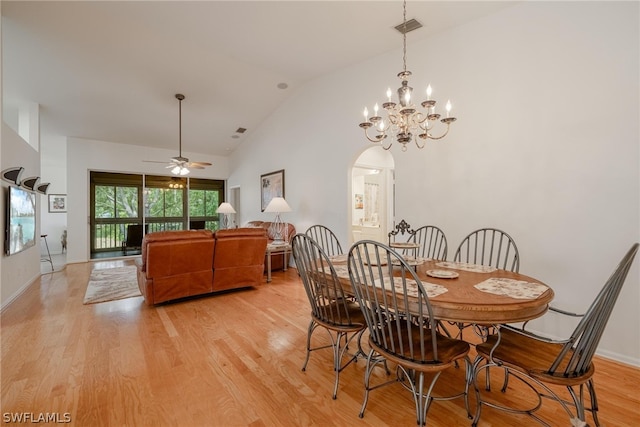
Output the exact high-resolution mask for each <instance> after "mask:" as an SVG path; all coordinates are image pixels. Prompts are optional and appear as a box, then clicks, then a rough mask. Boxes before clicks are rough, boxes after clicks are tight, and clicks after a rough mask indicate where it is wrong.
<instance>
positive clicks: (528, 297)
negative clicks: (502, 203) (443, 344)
mask: <svg viewBox="0 0 640 427" xmlns="http://www.w3.org/2000/svg"><path fill="white" fill-rule="evenodd" d="M408 259H409V260H410V261H411V257H408ZM332 263H333V264H334V267H335V268H336V272H337V274H338V278H339V279H340V282H341V284H342V286H343V289H344V290H345V292H347V293H353V290H352V288H351V281H350V279H349V274H348V270H347V259H346V256H339V257H336V258H335V259H333V260H332ZM413 263H414V264H416V265H415V271H416V273H417V275H418V278H419V279H420V281H421V282H422V284H423V286H424V287H425V288H427V293H428V288H429V286H431V285H436V286H439V287H444V288H446V291H445V292H444V293H441V294H439V295H437V296H433V297H431V296H430V297H429V302H430V304H431V308H432V310H433V316H434V317H435V318H437V319H440V320H445V321H450V322H462V323H474V324H478V325H498V324H502V323H517V322H524V321H527V320H532V319H535V318H538V317H540V316H542V315H543V314H544V313H545V312H546V311H547V309H548V307H549V303H550V302H551V301H552V300H553V297H554V293H553V290H552V289H551V288H550V287H549V286H547V285H546V284H544V283H543V282H541V281H540V280H538V279H535V278H533V277H530V276H527V275H524V274H520V273H516V272H512V271H507V270H501V269H497V268H493V267H487V266H479V265H474V264H467V263H455V262H447V261H438V260H431V259H427V260H420V259H418V260H415V259H414V261H413ZM427 272H430V273H431V274H435V275H439V276H442V277H433V276H432V275H429V273H427ZM438 272H439V273H438Z"/></svg>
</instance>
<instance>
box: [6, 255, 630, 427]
mask: <svg viewBox="0 0 640 427" xmlns="http://www.w3.org/2000/svg"><path fill="white" fill-rule="evenodd" d="M126 263H131V261H111V262H108V261H104V262H96V263H86V264H72V265H68V266H67V267H66V269H65V270H63V271H62V272H57V273H53V274H47V275H44V276H42V278H41V279H40V280H39V281H38V282H37V283H35V284H34V285H33V286H31V287H30V288H29V289H28V290H27V291H26V292H25V293H24V294H23V295H21V296H20V297H19V298H18V299H17V300H16V301H14V302H13V303H12V304H11V305H10V306H9V307H7V308H6V309H5V310H4V311H3V313H2V318H1V320H2V361H1V364H2V372H1V373H2V400H1V404H2V409H1V412H2V414H3V423H4V424H5V425H11V423H5V421H6V419H4V417H6V416H7V414H16V413H24V412H27V413H31V414H33V416H34V417H37V416H38V415H39V414H40V413H58V414H59V416H60V417H63V416H64V414H65V413H68V414H69V416H70V418H71V423H70V425H73V426H138V425H140V426H147V425H148V426H256V427H257V426H308V425H319V426H324V425H335V426H403V425H404V426H413V425H415V414H414V403H413V400H412V399H411V397H410V395H409V393H408V392H407V391H406V390H404V389H403V388H402V387H401V386H400V385H398V384H394V385H392V386H389V387H385V388H382V389H379V390H376V391H373V392H372V393H371V395H370V400H369V405H368V407H367V411H366V413H365V416H364V418H363V419H360V418H358V413H359V411H360V406H361V404H362V397H363V386H362V377H363V371H364V363H363V361H362V360H361V361H359V362H358V363H357V364H352V365H351V366H349V367H348V368H347V369H345V370H344V371H343V372H342V374H341V376H340V389H339V391H338V399H337V400H332V399H331V393H332V389H333V372H332V370H331V368H330V366H331V353H330V351H329V350H325V351H318V352H315V353H313V354H312V355H311V361H310V363H309V366H308V367H307V370H306V372H302V371H301V369H300V368H301V366H302V363H303V361H304V357H305V340H306V331H307V325H308V321H309V309H308V302H307V300H306V295H305V294H304V290H303V288H302V284H301V283H300V281H299V278H298V276H297V274H296V271H295V269H290V270H288V271H287V272H276V273H274V275H273V282H272V283H270V284H265V285H264V286H262V287H259V288H257V289H250V290H246V291H239V292H233V293H228V294H223V295H217V296H210V297H205V298H199V299H194V300H189V301H184V302H179V303H173V304H166V305H161V306H157V307H147V306H146V305H144V302H143V301H142V297H138V298H130V299H127V300H121V301H114V302H108V303H102V304H95V305H83V304H82V300H83V297H84V293H85V290H86V284H87V279H88V277H89V274H90V272H91V269H92V268H107V267H112V266H120V265H123V264H126ZM319 332H321V331H319ZM316 336H317V337H318V339H319V340H326V341H328V340H327V337H326V334H322V333H317V334H316ZM596 367H597V369H596V374H595V383H596V388H597V391H598V397H599V401H600V412H599V413H600V421H601V423H602V425H604V426H612V427H613V426H615V427H617V426H635V425H640V393H639V392H638V384H640V369H637V368H633V367H629V366H626V365H622V364H619V363H615V362H611V361H608V360H605V359H602V358H598V359H597V360H596ZM462 375H463V370H462V369H451V370H450V371H448V372H447V373H446V376H444V377H441V380H440V384H441V385H442V387H445V388H451V387H460V386H461V385H462V381H463V378H462ZM496 376H497V375H496ZM376 377H379V378H380V379H384V378H385V376H384V375H383V373H382V370H380V372H376ZM492 378H493V375H492ZM515 383H516V382H515V381H512V384H513V386H514V388H512V389H510V390H508V392H507V393H506V394H505V395H502V396H501V397H502V398H505V399H507V400H509V401H511V403H512V404H516V403H519V402H520V401H521V399H522V398H523V397H522V396H523V394H522V392H523V389H522V388H518V386H517V384H515ZM495 393H496V394H501V393H500V392H495ZM471 400H472V402H475V400H474V398H472V399H471ZM541 414H542V416H543V417H544V418H545V419H546V420H547V421H548V422H549V424H550V425H553V426H568V425H570V424H569V421H568V419H567V418H566V414H565V413H564V412H563V411H562V410H561V409H560V407H559V405H558V404H556V403H553V402H546V403H545V406H544V407H543V410H542V411H541ZM427 421H428V425H430V426H442V427H451V426H467V425H470V421H469V420H468V419H467V416H466V412H465V410H464V404H463V402H462V400H461V399H456V400H453V401H447V402H435V403H434V404H433V405H432V407H431V409H430V411H429V416H428V420H427ZM588 421H589V422H590V424H591V425H593V422H592V419H591V416H590V415H589V416H588ZM40 424H42V425H46V424H45V423H40ZM517 424H520V425H525V426H529V425H534V424H535V423H534V422H533V421H532V420H531V419H530V418H527V417H525V416H518V415H511V414H507V413H504V412H499V411H496V410H493V409H490V408H483V412H482V419H481V420H480V425H481V426H497V427H500V426H504V427H507V426H509V427H511V426H513V425H517ZM50 425H52V424H50Z"/></svg>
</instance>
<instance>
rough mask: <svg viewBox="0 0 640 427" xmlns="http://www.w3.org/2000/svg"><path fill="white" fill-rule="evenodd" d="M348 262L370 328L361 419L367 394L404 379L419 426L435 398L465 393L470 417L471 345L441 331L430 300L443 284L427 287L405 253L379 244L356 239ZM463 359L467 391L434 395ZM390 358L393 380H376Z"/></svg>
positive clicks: (353, 285) (461, 395) (447, 398)
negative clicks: (440, 380)
mask: <svg viewBox="0 0 640 427" xmlns="http://www.w3.org/2000/svg"><path fill="white" fill-rule="evenodd" d="M347 260H348V269H349V279H350V281H351V286H352V288H353V291H354V293H355V295H356V300H357V301H358V303H359V304H360V307H361V308H362V312H363V313H364V318H365V320H366V323H367V329H368V331H369V347H370V350H369V352H368V356H367V365H366V368H365V378H364V384H365V396H364V402H363V403H362V408H361V411H360V418H363V417H364V412H365V409H366V406H367V402H368V400H369V392H371V391H372V390H375V389H378V388H380V387H383V386H385V385H390V384H393V383H401V384H402V385H403V386H404V388H406V389H408V390H410V391H411V392H412V394H413V399H414V402H415V405H416V419H417V423H418V425H424V424H426V419H427V412H428V410H429V407H430V405H431V402H432V401H434V400H451V399H454V398H457V397H463V398H464V401H465V407H466V408H467V412H468V413H469V417H470V418H471V413H470V411H469V402H468V388H469V386H470V380H471V376H470V375H471V372H472V371H471V361H470V359H469V356H468V353H469V344H468V343H466V342H464V341H461V340H457V339H454V338H449V337H447V336H445V335H442V334H441V333H440V332H438V328H437V321H436V319H435V318H434V316H433V312H432V309H431V304H430V303H429V296H428V292H434V291H438V290H439V291H442V290H443V289H445V288H443V287H440V286H439V285H432V286H434V287H435V288H434V289H432V288H425V286H424V285H423V283H422V282H421V281H420V279H419V278H418V276H417V274H416V272H415V270H414V268H413V267H411V266H410V265H409V264H408V263H407V262H406V261H405V260H404V258H403V256H402V255H400V254H399V253H398V252H396V251H394V250H393V249H392V248H391V247H389V246H386V245H384V244H382V243H379V242H374V241H372V240H363V241H360V242H356V243H355V244H354V245H353V246H352V247H351V249H350V250H349V253H348V258H347ZM445 290H446V289H445ZM461 359H464V360H465V366H466V369H465V380H464V389H463V391H461V392H460V393H456V394H454V395H449V396H436V395H435V394H434V393H433V390H434V386H435V384H436V382H437V381H438V378H439V377H440V375H441V374H442V372H443V371H445V370H446V369H448V368H450V367H453V366H454V364H455V362H456V361H458V360H461ZM386 361H389V362H392V363H395V364H396V375H395V378H394V379H391V380H387V379H385V380H384V381H382V382H380V381H376V384H372V379H373V376H372V375H371V373H372V370H373V369H374V367H375V366H376V365H377V364H379V363H384V362H386ZM454 371H455V370H454ZM429 378H430V380H429ZM425 383H428V384H425Z"/></svg>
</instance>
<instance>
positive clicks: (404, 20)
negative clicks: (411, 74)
mask: <svg viewBox="0 0 640 427" xmlns="http://www.w3.org/2000/svg"><path fill="white" fill-rule="evenodd" d="M402 27H403V28H402V65H403V67H404V69H403V70H402V71H404V72H406V71H407V0H404V2H403V3H402Z"/></svg>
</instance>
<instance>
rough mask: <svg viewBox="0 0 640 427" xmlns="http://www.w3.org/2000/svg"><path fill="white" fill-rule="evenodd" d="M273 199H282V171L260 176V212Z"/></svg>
mask: <svg viewBox="0 0 640 427" xmlns="http://www.w3.org/2000/svg"><path fill="white" fill-rule="evenodd" d="M274 197H284V169H281V170H279V171H275V172H271V173H267V174H264V175H260V198H261V206H262V212H264V210H265V209H266V208H267V205H269V202H270V201H271V199H273V198H274Z"/></svg>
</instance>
